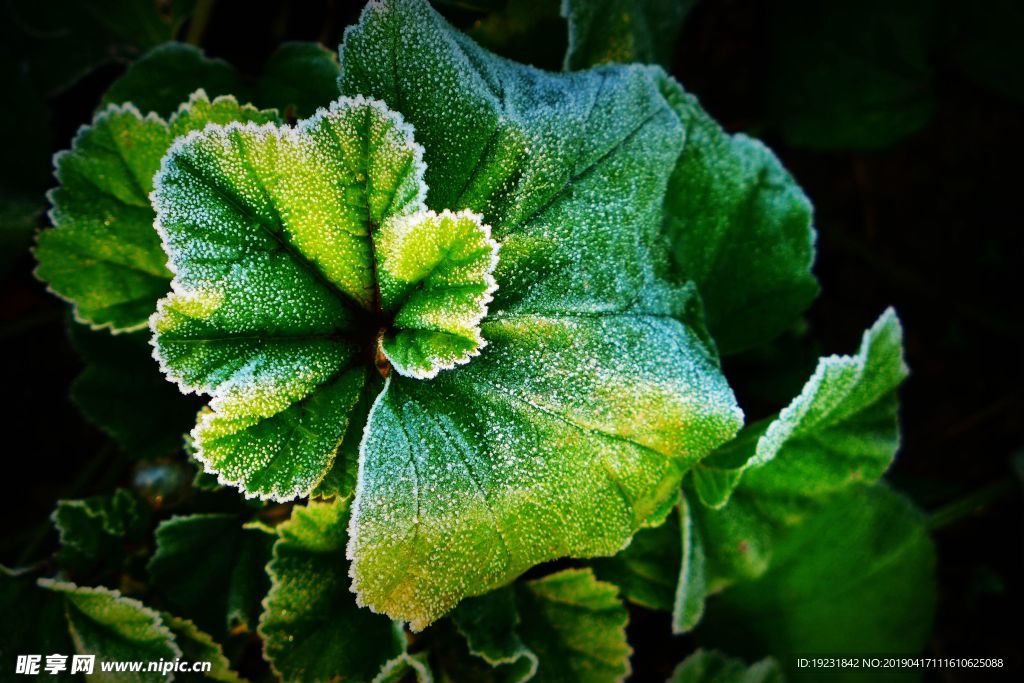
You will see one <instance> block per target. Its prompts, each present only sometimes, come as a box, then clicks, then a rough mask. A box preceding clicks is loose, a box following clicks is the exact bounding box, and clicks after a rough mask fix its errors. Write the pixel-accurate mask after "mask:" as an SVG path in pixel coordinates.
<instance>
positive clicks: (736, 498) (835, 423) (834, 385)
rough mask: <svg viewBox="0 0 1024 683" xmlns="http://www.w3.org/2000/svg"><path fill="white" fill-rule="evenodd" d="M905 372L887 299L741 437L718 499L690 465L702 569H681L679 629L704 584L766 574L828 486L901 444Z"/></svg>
mask: <svg viewBox="0 0 1024 683" xmlns="http://www.w3.org/2000/svg"><path fill="white" fill-rule="evenodd" d="M906 375H907V367H906V364H905V363H904V361H903V346H902V328H901V327H900V323H899V320H898V319H897V318H896V315H895V313H894V312H893V311H892V310H891V309H890V310H888V311H886V312H885V313H884V314H883V315H882V316H881V318H879V320H878V321H877V322H876V323H875V324H874V325H873V326H872V327H871V328H870V329H869V330H868V331H867V332H865V333H864V338H863V341H862V343H861V348H860V350H859V351H858V353H857V354H856V355H854V356H830V357H828V358H823V359H821V361H820V362H819V364H818V367H817V369H816V370H815V372H814V374H813V375H812V377H811V378H810V379H809V380H808V382H807V384H806V385H805V387H804V389H803V391H802V392H801V394H800V396H798V397H797V398H795V399H794V400H793V402H792V403H791V404H790V405H789V406H788V407H787V408H785V409H784V410H783V411H782V412H781V413H780V414H779V416H778V417H777V418H776V419H775V420H774V421H772V422H771V423H770V424H768V425H767V426H761V427H758V428H756V429H755V430H754V431H755V433H757V432H763V434H762V435H761V436H760V437H759V438H757V440H756V441H755V440H753V439H745V440H743V443H745V444H746V456H745V457H743V456H742V455H741V454H738V453H732V454H730V455H729V458H731V459H732V460H733V461H734V462H735V463H737V467H738V470H737V478H736V479H735V480H733V484H734V485H735V490H733V491H732V493H731V498H729V499H728V503H727V504H725V505H724V507H723V506H718V508H717V509H716V508H715V507H713V506H712V507H708V506H707V505H706V504H705V503H704V502H703V500H704V499H705V498H707V494H706V493H705V494H701V493H700V491H701V484H700V483H699V482H698V476H699V475H696V473H695V476H694V480H693V484H692V488H690V487H689V486H688V490H687V493H686V496H687V499H688V500H689V503H690V504H689V507H688V511H689V514H690V515H691V516H692V521H693V528H692V532H691V535H690V543H691V547H692V548H693V552H694V557H701V558H703V559H706V575H703V576H702V575H698V574H691V576H690V577H689V578H687V577H686V576H685V575H683V576H681V578H680V580H681V586H680V594H681V595H685V596H688V600H689V601H690V604H689V606H687V605H685V604H682V603H679V602H677V605H676V624H675V625H676V628H677V629H678V630H688V629H689V628H690V627H692V626H693V625H694V624H695V623H696V619H695V618H694V617H695V616H698V615H699V612H700V608H699V606H698V604H694V602H693V601H696V602H697V603H700V602H702V600H703V593H704V592H705V591H707V590H711V591H715V590H720V589H721V588H722V587H724V586H726V585H728V584H729V583H732V582H734V581H736V580H737V579H752V578H755V577H757V576H759V575H760V574H762V573H763V572H764V571H765V570H766V569H767V568H768V567H769V564H770V563H771V558H772V554H773V552H774V546H775V544H776V542H777V539H778V537H779V536H780V534H781V533H782V532H783V530H785V529H786V528H788V527H791V526H793V525H794V524H796V523H798V522H800V521H801V520H803V519H804V518H805V517H806V516H807V515H808V514H810V513H811V512H812V511H813V510H814V509H815V508H816V507H817V506H819V505H820V504H821V503H822V502H823V501H825V500H826V499H827V498H828V497H829V496H831V495H834V494H837V493H839V492H841V491H843V490H845V489H846V488H848V487H850V486H852V485H854V484H858V483H863V482H866V483H870V482H874V481H877V480H878V479H879V478H880V477H881V476H882V475H883V474H884V473H885V471H886V470H887V469H888V468H889V465H890V464H891V463H892V459H893V457H894V455H895V453H896V450H897V448H898V446H899V421H898V412H897V411H898V395H897V390H898V388H899V385H900V384H901V383H902V381H903V379H904V378H905V377H906ZM741 445H742V443H741ZM710 459H712V460H713V459H714V456H712V458H710ZM741 462H742V463H744V464H738V463H741ZM737 481H738V484H736V482H737ZM684 554H685V553H684ZM684 565H685V562H684ZM684 574H685V573H684ZM688 582H692V583H690V585H689V586H686V584H687V583H688ZM687 615H689V616H687Z"/></svg>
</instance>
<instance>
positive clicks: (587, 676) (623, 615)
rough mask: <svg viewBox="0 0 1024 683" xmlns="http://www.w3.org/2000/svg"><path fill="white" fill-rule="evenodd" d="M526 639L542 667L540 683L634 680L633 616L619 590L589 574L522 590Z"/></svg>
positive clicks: (551, 578) (528, 584) (567, 573)
mask: <svg viewBox="0 0 1024 683" xmlns="http://www.w3.org/2000/svg"><path fill="white" fill-rule="evenodd" d="M516 597H517V603H518V605H519V617H520V620H521V624H520V627H519V633H520V636H521V637H522V639H523V642H524V643H526V645H527V647H529V648H530V649H531V650H532V651H533V652H535V653H536V655H537V660H538V662H539V664H538V667H537V676H536V677H535V678H534V679H533V680H536V681H539V683H563V682H564V683H572V682H573V681H579V682H580V683H603V682H612V681H623V680H625V679H626V677H627V676H629V673H630V666H629V657H630V655H631V654H632V652H633V650H632V648H631V647H630V646H629V643H627V642H626V623H627V622H628V621H629V614H628V613H627V612H626V608H625V606H624V605H623V604H622V601H621V600H619V591H618V588H616V587H615V586H613V585H612V584H610V583H604V582H602V581H598V580H596V579H595V578H594V575H593V573H591V571H590V570H589V569H566V570H564V571H561V572H558V573H557V574H550V575H548V576H545V577H543V578H540V579H536V580H533V581H524V582H523V583H522V584H520V585H517V596H516Z"/></svg>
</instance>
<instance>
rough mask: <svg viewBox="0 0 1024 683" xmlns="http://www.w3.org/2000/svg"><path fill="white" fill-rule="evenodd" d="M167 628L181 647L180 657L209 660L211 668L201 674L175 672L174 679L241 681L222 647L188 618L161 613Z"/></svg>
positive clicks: (192, 659) (198, 660)
mask: <svg viewBox="0 0 1024 683" xmlns="http://www.w3.org/2000/svg"><path fill="white" fill-rule="evenodd" d="M160 616H161V618H162V619H163V621H164V623H165V624H167V628H169V629H171V632H172V633H174V642H175V643H177V645H178V647H179V648H181V652H182V657H184V659H185V660H186V661H189V662H209V663H210V665H211V668H210V670H209V671H207V672H205V673H203V674H202V676H195V675H193V674H191V673H180V672H179V673H176V674H175V677H174V680H175V681H190V680H210V681H220V683H243V681H244V680H245V679H243V678H240V677H239V675H238V674H237V673H235V671H234V670H232V668H231V662H230V661H228V658H227V657H226V656H225V655H224V649H223V648H222V647H221V646H220V644H219V643H217V642H216V641H214V640H213V638H211V637H210V634H208V633H204V632H203V631H201V630H199V627H198V626H196V625H195V624H194V623H192V622H191V621H189V620H188V619H182V618H180V617H176V616H174V615H173V614H168V613H167V612H162V613H161V615H160Z"/></svg>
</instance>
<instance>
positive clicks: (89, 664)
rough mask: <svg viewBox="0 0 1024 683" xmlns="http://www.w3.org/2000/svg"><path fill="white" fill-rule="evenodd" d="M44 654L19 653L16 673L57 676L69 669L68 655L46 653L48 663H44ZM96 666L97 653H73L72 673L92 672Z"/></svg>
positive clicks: (15, 667) (15, 668)
mask: <svg viewBox="0 0 1024 683" xmlns="http://www.w3.org/2000/svg"><path fill="white" fill-rule="evenodd" d="M42 662H43V656H42V655H18V659H17V663H16V664H15V666H14V673H16V674H24V675H26V676H34V675H38V674H39V673H40V668H41V669H42V671H43V672H44V673H48V674H50V675H51V676H56V675H57V674H59V673H64V672H65V671H67V670H68V656H67V655H60V654H52V655H46V663H45V664H43V663H42ZM95 667H96V655H71V671H70V673H73V674H77V673H82V674H91V673H92V672H93V669H94V668H95Z"/></svg>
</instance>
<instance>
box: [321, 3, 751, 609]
mask: <svg viewBox="0 0 1024 683" xmlns="http://www.w3.org/2000/svg"><path fill="white" fill-rule="evenodd" d="M396 48H400V49H396ZM341 55H342V66H343V68H342V90H343V92H346V93H357V92H363V93H367V94H371V95H373V96H375V97H379V98H380V99H382V100H384V101H385V102H386V103H388V105H389V106H391V107H392V108H394V109H396V110H398V111H400V112H401V113H402V114H403V116H404V118H405V119H406V120H407V121H409V122H410V123H411V124H413V125H414V126H415V127H416V138H417V141H418V142H419V143H421V144H423V146H424V158H425V160H426V162H427V170H426V176H425V177H426V180H427V184H428V186H429V192H428V195H427V203H428V204H429V205H430V206H431V208H435V209H441V208H445V207H459V208H462V207H466V208H469V209H470V210H472V211H475V212H478V213H480V214H481V215H482V216H483V220H484V221H485V222H486V223H487V224H488V225H490V226H491V227H492V234H493V237H494V239H496V240H497V241H498V242H499V243H500V244H501V257H500V259H499V261H498V266H497V269H496V270H495V274H494V276H495V280H496V281H497V283H498V289H497V291H496V292H495V294H494V300H493V301H492V302H491V304H490V305H489V308H488V316H487V318H486V319H484V321H483V322H482V324H481V332H482V335H483V337H484V338H485V339H486V340H487V342H488V346H487V348H486V349H485V350H484V351H483V353H481V355H480V356H479V357H478V358H475V359H473V360H472V361H471V362H470V363H468V364H467V365H465V366H464V367H459V368H456V369H454V370H452V371H449V372H443V373H440V374H438V376H437V377H436V378H435V379H433V380H431V381H429V382H418V381H415V380H410V379H408V378H405V377H402V376H401V375H398V374H397V373H394V374H392V375H391V377H390V380H389V384H388V386H387V388H386V389H385V391H384V394H383V395H382V396H381V398H380V399H378V401H377V402H376V405H375V406H374V409H373V411H372V412H371V415H370V420H369V424H368V427H367V430H366V433H365V438H364V441H363V444H362V459H361V465H360V473H359V485H358V487H357V492H356V499H355V502H354V504H353V505H354V507H353V510H354V512H353V522H352V534H351V535H352V539H351V541H350V545H349V556H350V557H352V558H353V560H354V561H353V567H352V572H353V577H354V581H353V586H354V588H355V590H356V591H357V592H358V594H359V597H360V600H361V601H362V602H363V603H364V604H367V605H370V606H371V607H372V608H373V609H376V610H380V611H384V612H386V613H388V614H389V615H391V616H392V617H393V618H397V619H403V620H409V621H410V622H411V623H412V625H413V627H414V628H422V627H423V626H425V625H426V624H428V623H430V621H432V620H434V619H436V618H438V617H439V616H441V615H442V614H444V613H445V612H446V611H447V610H449V609H450V608H451V607H453V606H454V605H455V604H456V603H457V602H458V601H459V600H460V599H461V598H463V597H465V596H469V595H478V594H481V593H483V592H486V591H487V590H489V589H491V588H494V587H496V586H500V585H502V584H504V583H508V582H509V581H510V580H512V579H513V578H515V577H516V576H517V575H519V574H520V573H522V572H523V571H525V570H526V569H527V568H529V567H530V566H532V565H534V564H536V563H538V562H542V561H545V560H550V559H555V558H558V557H563V556H575V557H588V556H595V555H611V554H614V553H615V552H617V551H618V550H620V549H621V548H622V547H623V546H624V545H626V543H627V542H628V541H629V539H630V537H631V536H632V535H633V533H635V532H636V531H637V530H638V529H639V528H641V527H643V526H645V525H650V524H656V523H658V522H659V521H661V520H662V519H664V517H665V515H666V514H667V513H668V512H669V510H670V509H671V506H672V504H673V503H674V502H675V500H676V499H677V496H678V483H679V480H680V478H681V476H682V473H683V472H684V471H685V470H686V468H687V467H689V466H690V465H692V464H693V463H694V462H696V461H697V460H699V459H700V458H701V457H702V456H704V455H705V454H706V453H708V452H709V451H711V450H713V449H714V448H715V447H716V446H718V445H719V444H721V443H723V442H724V441H726V440H728V439H729V438H730V437H731V436H732V435H733V434H735V432H736V431H737V429H738V428H739V426H740V424H741V422H742V414H741V412H740V411H739V409H738V408H737V407H736V404H735V400H734V397H733V395H732V392H731V391H730V390H729V388H728V386H727V384H726V383H725V380H724V379H723V378H722V376H721V374H720V372H719V370H718V368H717V360H716V358H715V357H714V356H713V352H711V351H709V350H708V349H707V348H706V346H705V343H704V340H703V339H702V338H701V336H700V335H699V333H698V331H697V328H696V327H694V326H693V325H692V324H691V322H692V321H691V320H690V319H689V318H688V316H686V315H684V310H686V309H687V307H688V306H689V304H691V303H692V301H693V297H692V296H690V293H689V290H687V289H685V288H681V287H676V286H673V285H672V284H671V283H669V282H666V281H665V280H663V279H662V278H661V277H660V274H661V273H662V272H663V271H664V270H665V268H664V266H666V265H667V252H666V250H665V247H664V244H663V243H662V242H661V240H660V232H661V224H660V216H661V206H662V203H663V201H664V189H665V185H666V183H667V181H668V176H669V174H670V172H671V169H672V167H673V165H674V163H675V160H676V158H677V157H678V155H679V152H680V151H681V149H682V140H683V131H682V127H681V126H680V124H679V120H678V117H677V116H676V115H675V114H674V113H673V112H672V111H671V109H670V108H669V107H668V105H667V104H666V102H665V100H664V98H663V97H662V95H661V93H660V91H659V88H658V83H657V79H656V78H655V77H654V74H653V72H651V71H650V70H648V69H646V68H641V67H623V66H615V67H605V68H602V69H600V70H596V71H592V72H581V73H574V74H564V75H559V74H546V73H541V72H538V71H536V70H533V69H530V68H528V67H524V66H521V65H516V64H513V63H511V62H508V61H506V60H502V59H498V58H496V57H495V56H493V55H491V54H490V53H488V52H486V51H485V50H483V49H481V48H480V47H479V46H477V45H475V44H474V43H472V41H471V40H469V39H468V38H466V37H465V36H464V35H462V34H460V33H459V32H458V31H456V30H454V29H453V28H452V27H451V26H449V25H448V24H447V23H446V22H444V20H443V19H442V18H441V17H440V16H439V15H438V14H437V13H436V12H435V11H434V10H433V9H431V7H430V6H429V4H428V3H426V2H422V1H420V0H386V1H384V2H376V3H371V4H370V5H369V6H368V7H367V9H366V10H365V11H364V13H363V15H362V19H361V21H360V23H359V24H358V25H357V26H355V27H352V28H350V29H349V30H348V31H347V33H346V36H345V42H344V45H343V47H342V50H341Z"/></svg>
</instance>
